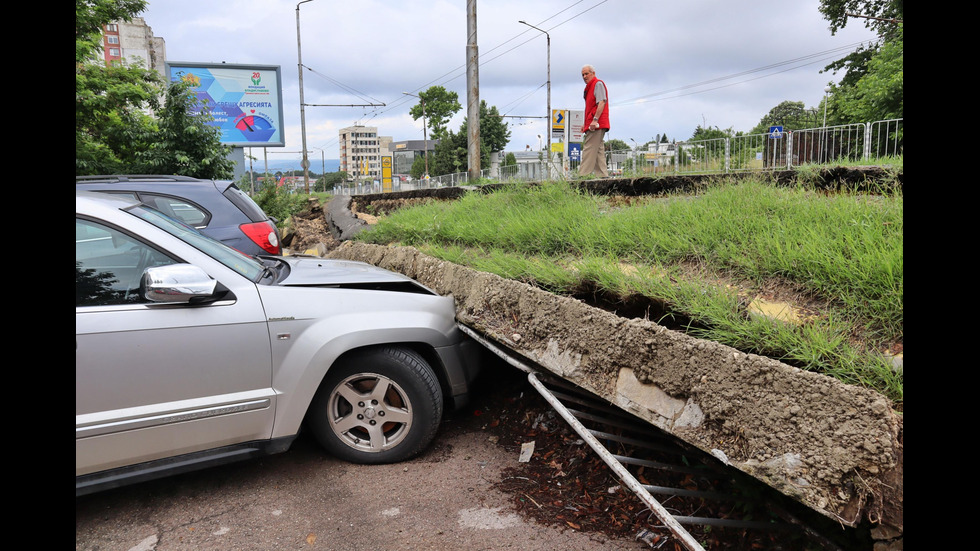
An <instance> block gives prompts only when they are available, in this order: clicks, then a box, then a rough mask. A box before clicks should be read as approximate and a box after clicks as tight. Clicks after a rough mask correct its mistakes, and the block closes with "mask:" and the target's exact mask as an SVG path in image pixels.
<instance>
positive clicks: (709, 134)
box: [661, 124, 742, 143]
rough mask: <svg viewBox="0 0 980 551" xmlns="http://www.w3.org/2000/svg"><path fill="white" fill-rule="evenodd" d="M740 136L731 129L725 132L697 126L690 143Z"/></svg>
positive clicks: (714, 128)
mask: <svg viewBox="0 0 980 551" xmlns="http://www.w3.org/2000/svg"><path fill="white" fill-rule="evenodd" d="M741 134H742V133H741V132H735V131H734V130H733V129H732V128H731V127H729V128H727V129H725V130H722V129H720V128H718V127H717V126H714V127H712V126H701V125H700V124H699V125H698V127H697V128H695V129H694V134H692V135H691V139H690V141H692V142H693V141H697V140H713V139H717V138H732V137H734V136H738V135H741ZM661 143H663V142H661Z"/></svg>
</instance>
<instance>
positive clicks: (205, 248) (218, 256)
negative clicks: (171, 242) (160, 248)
mask: <svg viewBox="0 0 980 551" xmlns="http://www.w3.org/2000/svg"><path fill="white" fill-rule="evenodd" d="M129 212H130V213H132V214H134V215H135V216H137V217H139V218H142V219H143V220H146V221H147V222H149V223H151V224H153V225H154V226H156V227H158V228H160V229H162V230H163V231H165V232H167V233H169V234H171V235H173V236H174V237H176V238H177V239H180V240H181V241H184V242H185V243H187V244H188V245H190V246H192V247H194V248H195V249H197V250H199V251H201V252H203V253H204V254H206V255H208V256H210V257H211V258H213V259H215V260H217V261H218V262H220V263H222V264H224V265H225V266H227V267H229V268H231V269H232V270H235V271H236V272H238V273H240V274H242V275H243V276H245V277H247V278H248V279H250V280H252V281H255V282H257V281H259V279H260V278H261V277H262V274H263V272H264V271H265V268H264V267H263V266H262V264H260V263H259V262H258V261H257V260H255V259H254V258H252V257H250V256H248V255H246V254H243V253H241V252H239V251H237V250H235V249H233V248H231V247H229V246H228V245H225V244H224V243H222V242H220V241H217V240H215V239H211V238H210V237H208V236H206V235H204V234H202V233H200V232H198V231H197V230H196V229H194V228H192V227H190V226H188V225H186V224H184V223H183V222H179V221H177V220H174V219H173V218H170V217H169V216H167V215H165V214H163V213H162V212H160V211H157V210H154V209H152V208H146V207H145V206H143V207H134V208H132V209H129Z"/></svg>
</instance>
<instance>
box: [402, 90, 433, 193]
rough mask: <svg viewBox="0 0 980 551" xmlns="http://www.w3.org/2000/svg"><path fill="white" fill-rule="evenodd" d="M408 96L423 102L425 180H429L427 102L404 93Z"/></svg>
mask: <svg viewBox="0 0 980 551" xmlns="http://www.w3.org/2000/svg"><path fill="white" fill-rule="evenodd" d="M402 93H403V94H405V95H406V96H412V97H413V98H419V101H420V102H422V151H424V152H425V176H424V177H423V179H426V180H427V179H428V176H429V132H428V128H427V127H426V125H425V100H424V99H422V96H416V95H415V94H409V93H408V92H402Z"/></svg>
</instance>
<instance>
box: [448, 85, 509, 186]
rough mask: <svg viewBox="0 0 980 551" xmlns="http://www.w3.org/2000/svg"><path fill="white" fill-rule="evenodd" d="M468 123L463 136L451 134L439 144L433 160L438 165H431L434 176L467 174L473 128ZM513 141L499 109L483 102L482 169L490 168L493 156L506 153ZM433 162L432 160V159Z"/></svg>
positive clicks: (465, 123)
mask: <svg viewBox="0 0 980 551" xmlns="http://www.w3.org/2000/svg"><path fill="white" fill-rule="evenodd" d="M468 122H469V121H468V120H467V119H463V124H462V125H460V127H459V132H452V131H450V132H449V134H448V135H447V136H446V137H445V138H443V139H442V140H440V141H439V143H438V144H436V148H435V151H434V152H433V157H434V158H435V163H434V164H433V163H432V162H430V163H429V170H430V173H431V174H435V175H440V174H451V173H454V172H462V171H464V170H466V167H467V166H468V164H469V162H468V159H467V156H468V154H469V147H468V143H469V135H468V134H469V128H468V126H469V125H468ZM509 141H510V128H509V127H508V126H507V123H506V122H504V119H503V117H501V116H500V112H499V111H498V110H497V107H496V106H490V107H488V106H487V102H486V101H484V100H480V166H490V153H491V152H493V151H503V150H504V148H506V147H507V143H508V142H509ZM430 161H431V159H430Z"/></svg>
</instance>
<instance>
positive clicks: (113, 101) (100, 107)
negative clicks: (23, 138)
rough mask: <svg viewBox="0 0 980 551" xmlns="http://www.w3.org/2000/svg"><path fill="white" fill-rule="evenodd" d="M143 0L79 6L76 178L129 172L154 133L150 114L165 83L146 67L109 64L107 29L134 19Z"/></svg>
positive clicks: (84, 0) (89, 1) (80, 0)
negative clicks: (102, 55)
mask: <svg viewBox="0 0 980 551" xmlns="http://www.w3.org/2000/svg"><path fill="white" fill-rule="evenodd" d="M145 8H146V2H145V1H143V0H76V2H75V174H79V175H81V174H112V173H116V172H125V171H126V168H127V167H129V166H131V164H132V163H133V162H134V161H135V156H136V153H137V152H139V151H140V144H141V143H142V140H143V139H144V138H145V137H146V136H148V135H152V133H153V132H154V130H155V128H156V127H155V123H154V121H153V118H152V117H151V116H150V115H148V114H147V112H148V111H151V110H153V109H155V108H156V107H157V106H158V105H159V100H158V98H159V97H160V95H161V94H162V93H163V84H162V80H161V79H160V77H159V75H157V74H156V72H155V71H152V70H148V69H145V68H143V67H142V66H138V65H137V66H125V65H123V64H114V65H111V66H108V67H107V66H106V65H105V62H104V61H102V60H101V59H100V58H99V56H98V54H99V52H101V50H102V26H103V25H105V24H107V23H109V22H111V21H131V20H132V18H133V17H134V16H135V15H136V14H137V13H139V12H141V11H142V10H143V9H145Z"/></svg>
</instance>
